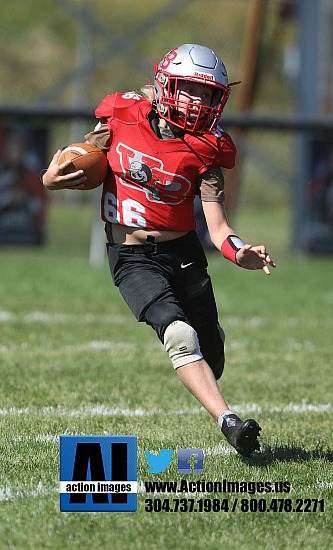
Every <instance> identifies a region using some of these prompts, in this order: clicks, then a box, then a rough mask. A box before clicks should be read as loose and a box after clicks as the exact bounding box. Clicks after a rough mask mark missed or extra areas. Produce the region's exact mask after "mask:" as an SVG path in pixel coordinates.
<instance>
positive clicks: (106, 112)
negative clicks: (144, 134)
mask: <svg viewBox="0 0 333 550" xmlns="http://www.w3.org/2000/svg"><path fill="white" fill-rule="evenodd" d="M144 103H147V105H148V106H149V110H150V109H151V104H150V103H149V101H147V100H146V99H144V98H143V97H142V96H141V95H139V94H138V93H136V92H124V93H115V94H112V95H108V96H106V97H105V98H104V99H103V100H102V101H101V103H100V105H99V106H98V107H97V109H96V111H95V115H96V117H97V118H117V119H120V120H123V121H124V122H132V121H137V118H138V117H137V109H138V106H139V105H140V107H141V104H144Z"/></svg>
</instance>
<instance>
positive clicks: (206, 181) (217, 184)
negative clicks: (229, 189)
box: [198, 166, 224, 204]
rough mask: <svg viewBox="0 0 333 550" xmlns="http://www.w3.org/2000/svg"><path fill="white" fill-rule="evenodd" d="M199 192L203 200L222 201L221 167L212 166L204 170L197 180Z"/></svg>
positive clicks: (222, 179) (222, 181) (222, 180)
mask: <svg viewBox="0 0 333 550" xmlns="http://www.w3.org/2000/svg"><path fill="white" fill-rule="evenodd" d="M198 185H199V194H200V198H201V200H202V201H203V202H218V203H220V204H223V202H224V177H223V172H222V168H221V167H220V166H214V167H213V168H210V169H209V170H206V172H204V173H203V174H202V175H201V176H200V177H199V181H198Z"/></svg>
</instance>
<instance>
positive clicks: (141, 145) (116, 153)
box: [96, 92, 236, 231]
mask: <svg viewBox="0 0 333 550" xmlns="http://www.w3.org/2000/svg"><path fill="white" fill-rule="evenodd" d="M151 109H152V106H151V103H150V102H149V101H148V100H147V99H144V98H143V97H142V96H140V95H139V94H137V93H135V92H127V93H124V94H121V93H116V94H112V95H109V96H107V97H105V98H104V99H103V100H102V102H101V104H100V105H99V107H98V108H97V109H96V117H97V118H104V119H107V124H108V128H109V130H110V138H111V139H110V142H111V146H110V149H109V152H108V154H107V158H108V161H109V164H110V166H111V169H112V173H111V174H110V176H109V177H108V179H107V180H106V181H105V183H104V186H103V194H102V218H103V220H104V221H108V222H111V223H119V224H121V225H125V226H128V227H140V228H147V229H158V230H166V231H190V230H191V229H194V228H195V219H194V207H193V201H194V197H195V195H196V194H197V193H198V187H197V178H198V176H200V175H201V174H203V173H204V172H205V171H206V170H208V168H211V167H212V166H222V167H224V168H232V167H233V166H234V164H235V156H236V149H235V145H234V143H233V141H232V139H231V138H230V136H229V135H228V134H227V133H225V132H222V131H221V130H218V131H217V132H216V133H215V134H211V133H207V134H204V135H195V134H184V135H183V136H181V137H177V138H174V139H169V140H162V139H160V138H158V137H157V136H156V135H155V133H154V132H153V130H152V129H151V126H150V123H149V120H148V115H149V113H150V111H151Z"/></svg>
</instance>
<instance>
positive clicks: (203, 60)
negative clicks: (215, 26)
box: [154, 44, 230, 133]
mask: <svg viewBox="0 0 333 550" xmlns="http://www.w3.org/2000/svg"><path fill="white" fill-rule="evenodd" d="M184 81H186V82H187V83H193V85H194V86H197V85H198V84H201V85H204V86H205V87H206V90H207V87H208V88H209V89H210V91H211V101H210V104H209V105H207V104H205V102H204V101H197V100H196V101H191V98H188V99H187V100H185V98H184V96H182V92H181V90H182V88H183V86H182V85H181V83H184ZM197 88H198V86H197ZM154 90H155V102H156V107H157V111H158V113H159V115H160V116H161V118H163V119H164V120H166V121H167V122H169V123H171V124H173V125H175V126H177V127H179V128H181V129H182V130H184V131H186V132H193V133H195V132H196V133H200V132H201V133H204V132H212V131H214V129H215V127H216V125H217V123H218V120H219V118H220V116H221V114H222V111H223V108H224V106H225V104H226V102H227V100H228V97H229V95H230V86H229V84H228V76H227V71H226V69H225V66H224V64H223V63H222V61H221V59H220V58H219V57H218V56H217V55H215V53H214V52H213V51H212V50H210V49H209V48H206V47H205V46H199V45H197V44H184V45H183V46H180V47H179V48H176V49H175V50H172V51H171V52H169V53H168V54H166V56H164V58H163V59H162V61H161V62H160V63H159V64H158V66H155V80H154ZM197 95H200V94H197Z"/></svg>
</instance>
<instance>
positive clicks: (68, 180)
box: [42, 149, 87, 191]
mask: <svg viewBox="0 0 333 550" xmlns="http://www.w3.org/2000/svg"><path fill="white" fill-rule="evenodd" d="M60 155H61V150H60V149H59V150H58V151H57V152H56V154H55V155H54V156H53V158H52V160H51V162H50V165H49V167H48V169H47V171H46V172H45V174H44V175H43V178H42V179H43V185H44V186H45V187H47V188H48V189H50V190H51V191H54V190H56V189H80V188H81V187H80V186H81V185H82V184H83V183H84V182H85V181H87V178H86V176H85V175H84V172H83V170H77V171H76V172H72V173H71V174H65V173H64V170H65V169H66V168H67V166H69V165H70V164H71V161H70V160H66V161H65V162H63V163H62V164H60V166H59V165H58V160H59V157H60Z"/></svg>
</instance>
